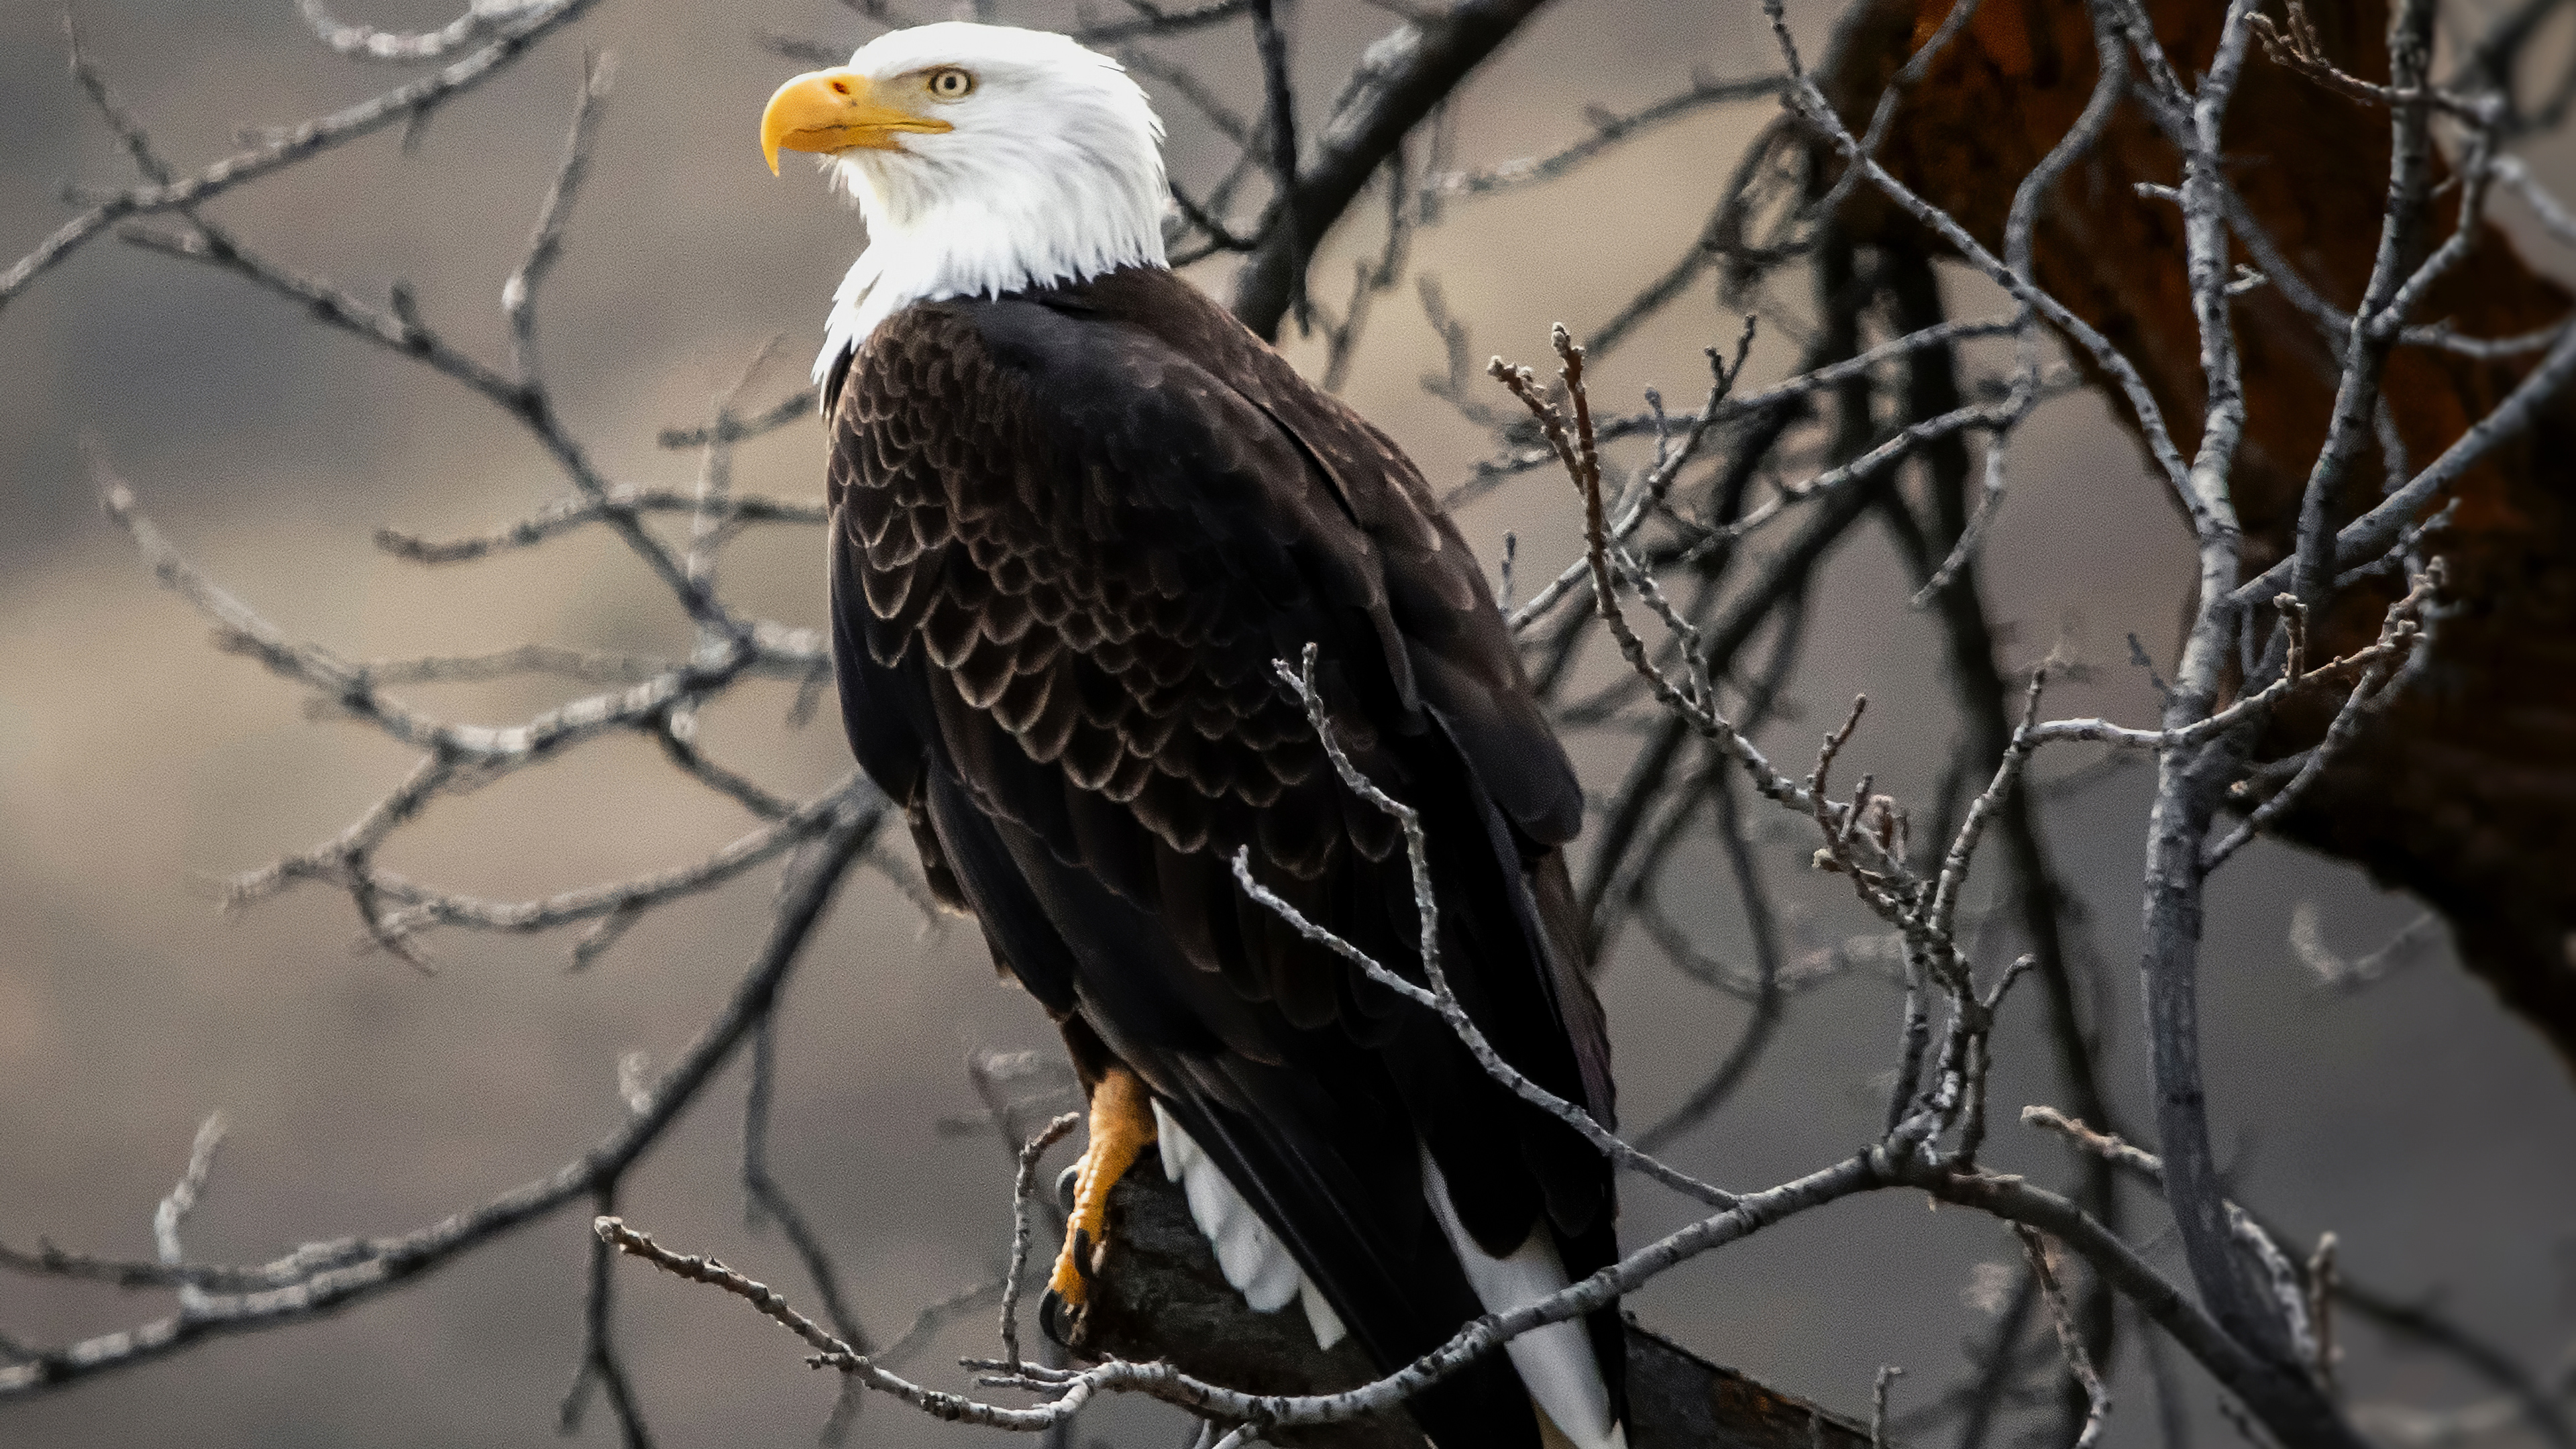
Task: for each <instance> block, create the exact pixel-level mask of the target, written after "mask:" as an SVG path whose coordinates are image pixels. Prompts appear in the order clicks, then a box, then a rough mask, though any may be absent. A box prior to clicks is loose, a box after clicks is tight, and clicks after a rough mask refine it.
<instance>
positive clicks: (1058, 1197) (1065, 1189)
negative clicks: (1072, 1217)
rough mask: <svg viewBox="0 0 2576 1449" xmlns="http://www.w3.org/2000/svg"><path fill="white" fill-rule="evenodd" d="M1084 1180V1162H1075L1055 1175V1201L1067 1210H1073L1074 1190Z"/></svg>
mask: <svg viewBox="0 0 2576 1449" xmlns="http://www.w3.org/2000/svg"><path fill="white" fill-rule="evenodd" d="M1081 1182H1082V1164H1081V1163H1078V1162H1077V1163H1075V1164H1074V1165H1073V1166H1071V1167H1068V1168H1066V1169H1065V1170H1064V1171H1062V1172H1059V1173H1057V1174H1056V1175H1055V1203H1056V1206H1057V1207H1060V1208H1063V1209H1064V1210H1065V1211H1066V1212H1071V1211H1073V1191H1074V1189H1075V1188H1076V1187H1077V1186H1079V1185H1080V1184H1081Z"/></svg>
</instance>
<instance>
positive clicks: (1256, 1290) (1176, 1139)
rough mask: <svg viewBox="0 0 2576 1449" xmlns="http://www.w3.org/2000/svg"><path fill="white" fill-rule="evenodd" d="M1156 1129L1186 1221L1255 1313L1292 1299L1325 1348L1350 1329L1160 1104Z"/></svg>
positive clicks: (1317, 1343) (1273, 1310)
mask: <svg viewBox="0 0 2576 1449" xmlns="http://www.w3.org/2000/svg"><path fill="white" fill-rule="evenodd" d="M1154 1130H1155V1133H1156V1136H1157V1139H1158V1145H1159V1147H1160V1149H1161V1152H1162V1155H1163V1172H1164V1175H1165V1176H1168V1177H1169V1178H1171V1180H1172V1181H1174V1182H1177V1183H1179V1184H1180V1185H1181V1195H1182V1196H1183V1197H1185V1198H1187V1199H1189V1204H1190V1221H1192V1222H1194V1223H1196V1224H1198V1228H1199V1232H1200V1233H1201V1234H1203V1235H1204V1236H1205V1237H1206V1238H1207V1240H1208V1246H1209V1247H1211V1248H1213V1249H1214V1250H1215V1251H1216V1265H1217V1267H1218V1269H1219V1270H1220V1271H1222V1272H1223V1273H1224V1274H1225V1281H1226V1282H1228V1283H1230V1284H1233V1285H1234V1287H1235V1290H1236V1291H1237V1292H1240V1293H1241V1294H1242V1295H1243V1301H1244V1302H1245V1303H1246V1304H1249V1305H1250V1306H1251V1307H1252V1308H1253V1309H1254V1310H1255V1311H1257V1312H1261V1313H1276V1312H1278V1311H1279V1310H1280V1309H1282V1308H1285V1307H1287V1306H1288V1301H1289V1300H1290V1299H1292V1298H1294V1299H1296V1300H1298V1301H1299V1302H1300V1303H1301V1304H1303V1305H1304V1307H1305V1310H1306V1326H1307V1327H1309V1328H1311V1329H1313V1330H1314V1331H1315V1346H1316V1347H1317V1348H1323V1349H1329V1348H1331V1347H1332V1346H1333V1345H1334V1344H1337V1343H1339V1342H1341V1341H1342V1336H1343V1335H1344V1334H1345V1333H1346V1332H1348V1330H1347V1329H1346V1328H1345V1327H1344V1326H1343V1324H1342V1318H1341V1315H1340V1314H1338V1313H1335V1312H1334V1311H1333V1305H1332V1304H1330V1303H1327V1302H1325V1301H1324V1294H1323V1291H1322V1290H1321V1289H1318V1288H1317V1287H1316V1286H1315V1284H1314V1280H1313V1279H1310V1278H1308V1277H1307V1276H1306V1274H1305V1271H1304V1270H1303V1269H1300V1268H1299V1267H1298V1266H1297V1260H1296V1259H1295V1258H1294V1257H1292V1256H1290V1254H1289V1252H1288V1249H1287V1246H1286V1245H1285V1244H1283V1243H1281V1242H1280V1241H1279V1237H1278V1235H1277V1234H1275V1233H1273V1232H1271V1231H1270V1226H1269V1224H1267V1223H1264V1222H1263V1221H1262V1220H1261V1216H1260V1214H1258V1213H1255V1212H1254V1211H1253V1210H1252V1204H1250V1203H1248V1202H1245V1201H1244V1200H1243V1194H1241V1193H1239V1192H1236V1191H1235V1190H1234V1184H1233V1183H1230V1182H1228V1181H1226V1180H1225V1174H1224V1173H1223V1172H1221V1171H1219V1170H1218V1168H1217V1165H1216V1162H1215V1160H1214V1159H1213V1158H1210V1157H1209V1156H1208V1155H1207V1153H1206V1152H1205V1151H1204V1150H1202V1149H1201V1148H1200V1147H1199V1145H1198V1143H1196V1142H1194V1141H1192V1140H1191V1139H1190V1134H1189V1133H1187V1132H1184V1131H1182V1130H1181V1124H1180V1123H1178V1122H1175V1121H1173V1120H1172V1114H1171V1113H1169V1112H1167V1111H1165V1110H1163V1104H1162V1103H1160V1102H1156V1103H1155V1104H1154Z"/></svg>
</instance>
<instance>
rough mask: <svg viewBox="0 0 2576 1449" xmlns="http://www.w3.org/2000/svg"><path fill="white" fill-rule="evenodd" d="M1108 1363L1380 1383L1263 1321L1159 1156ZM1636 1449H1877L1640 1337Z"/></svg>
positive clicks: (1123, 1278)
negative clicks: (1229, 1281) (1220, 1266)
mask: <svg viewBox="0 0 2576 1449" xmlns="http://www.w3.org/2000/svg"><path fill="white" fill-rule="evenodd" d="M1073 1350H1074V1352H1075V1353H1076V1354H1078V1355H1080V1356H1083V1357H1086V1358H1091V1359H1099V1358H1104V1357H1117V1358H1128V1359H1155V1358H1159V1359H1168V1360H1170V1361H1171V1362H1172V1363H1174V1364H1176V1365H1178V1366H1179V1367H1180V1368H1182V1369H1183V1370H1185V1371H1187V1372H1189V1373H1192V1374H1196V1375H1198V1376H1199V1377H1201V1378H1206V1379H1211V1380H1214V1381H1215V1382H1218V1383H1222V1384H1226V1385H1229V1386H1232V1387H1236V1388H1244V1389H1252V1390H1256V1391H1259V1392H1264V1393H1282V1394H1304V1393H1325V1392H1332V1391H1336V1390H1340V1389H1348V1388H1356V1387H1357V1386H1359V1385H1361V1384H1363V1383H1366V1382H1368V1381H1369V1380H1370V1379H1373V1378H1375V1377H1376V1374H1375V1373H1373V1372H1372V1371H1371V1370H1370V1368H1369V1365H1368V1362H1367V1360H1366V1359H1364V1358H1362V1357H1361V1356H1360V1354H1359V1352H1358V1350H1357V1349H1356V1347H1354V1346H1353V1344H1352V1343H1351V1341H1350V1340H1348V1339H1344V1340H1343V1341H1342V1343H1341V1344H1340V1345H1339V1346H1337V1347H1336V1348H1335V1349H1334V1350H1333V1352H1331V1353H1329V1354H1327V1353H1323V1352H1320V1351H1318V1350H1317V1349H1316V1347H1315V1339H1314V1335H1313V1334H1312V1333H1311V1332H1309V1331H1308V1329H1307V1327H1306V1317H1305V1315H1304V1314H1302V1313H1299V1312H1297V1311H1296V1310H1295V1309H1293V1308H1291V1309H1288V1310H1284V1311H1282V1312H1278V1313H1255V1312H1253V1311H1252V1310H1251V1309H1249V1308H1247V1307H1245V1306H1244V1303H1243V1298H1242V1295H1240V1294H1238V1293H1236V1292H1235V1291H1234V1290H1233V1289H1232V1288H1230V1287H1228V1286H1226V1282H1225V1278H1224V1276H1223V1275H1222V1274H1221V1273H1219V1272H1218V1270H1217V1266H1216V1257H1215V1255H1214V1254H1212V1253H1210V1252H1209V1251H1208V1246H1207V1240H1206V1239H1205V1238H1203V1237H1201V1236H1200V1235H1199V1230H1198V1228H1197V1226H1196V1225H1194V1224H1193V1223H1191V1221H1190V1214H1189V1206H1188V1204H1187V1203H1185V1202H1184V1201H1183V1200H1182V1198H1181V1193H1180V1189H1179V1188H1177V1187H1175V1186H1173V1184H1172V1183H1171V1182H1170V1181H1169V1180H1168V1179H1167V1178H1165V1177H1164V1175H1163V1170H1162V1160H1161V1159H1160V1158H1159V1157H1158V1156H1156V1155H1154V1154H1153V1153H1150V1152H1149V1153H1147V1154H1146V1155H1145V1156H1144V1157H1142V1158H1139V1159H1138V1160H1137V1163H1136V1166H1135V1167H1134V1168H1133V1169H1131V1170H1130V1171H1129V1172H1128V1174H1127V1176H1126V1177H1125V1178H1124V1179H1122V1180H1121V1181H1120V1182H1119V1184H1118V1187H1117V1190H1116V1191H1115V1192H1114V1193H1113V1194H1112V1196H1111V1198H1110V1207H1109V1251H1108V1256H1107V1258H1106V1261H1104V1262H1103V1263H1102V1265H1101V1269H1100V1272H1099V1274H1098V1275H1097V1276H1096V1277H1095V1278H1094V1279H1093V1280H1092V1303H1091V1308H1090V1312H1089V1313H1088V1314H1087V1315H1086V1317H1085V1318H1084V1321H1083V1324H1082V1329H1081V1332H1080V1333H1079V1334H1078V1335H1077V1337H1076V1341H1075V1343H1074V1344H1073ZM1628 1401H1629V1426H1628V1443H1629V1446H1630V1449H1869V1432H1868V1430H1866V1429H1865V1428H1863V1427H1861V1426H1860V1425H1858V1424H1855V1423H1853V1422H1851V1421H1850V1420H1847V1419H1844V1418H1841V1417H1839V1416H1837V1415H1834V1414H1832V1413H1829V1412H1827V1411H1825V1410H1823V1409H1820V1408H1818V1407H1817V1406H1815V1405H1814V1404H1810V1403H1808V1402H1806V1401H1805V1400H1803V1399H1796V1398H1792V1397H1790V1396H1789V1395H1786V1394H1782V1393H1779V1392H1777V1391H1775V1390H1772V1389H1770V1388H1766V1387H1765V1386H1763V1385H1761V1384H1758V1383H1756V1382H1754V1381H1753V1380H1752V1379H1749V1378H1746V1377H1745V1376H1744V1375H1742V1374H1740V1373H1737V1372H1735V1371H1734V1370H1733V1369H1727V1368H1720V1367H1718V1366H1717V1365H1715V1364H1712V1363H1710V1362H1708V1361H1707V1360H1705V1359H1702V1358H1700V1357H1698V1356H1697V1355H1695V1354H1693V1353H1691V1352H1690V1351H1689V1350H1687V1349H1684V1348H1682V1347H1681V1346H1680V1345H1678V1344H1675V1343H1673V1342H1672V1341H1670V1340H1668V1339H1665V1338H1663V1337H1661V1336H1659V1335H1657V1334H1654V1333H1651V1332H1649V1331H1647V1330H1645V1329H1643V1328H1640V1327H1638V1326H1637V1325H1636V1323H1635V1322H1634V1321H1633V1320H1632V1321H1631V1322H1630V1324H1629V1326H1628ZM1274 1442H1277V1443H1280V1444H1284V1445H1291V1446H1306V1449H1326V1446H1329V1449H1424V1441H1423V1439H1422V1436H1421V1435H1420V1434H1419V1433H1416V1432H1415V1431H1414V1429H1413V1426H1412V1425H1411V1424H1410V1423H1408V1422H1394V1421H1387V1420H1376V1421H1370V1420H1362V1421H1359V1422H1356V1423H1351V1424H1337V1425H1333V1426H1330V1427H1327V1428H1315V1429H1303V1430H1292V1429H1282V1430H1278V1431H1276V1432H1275V1434H1274Z"/></svg>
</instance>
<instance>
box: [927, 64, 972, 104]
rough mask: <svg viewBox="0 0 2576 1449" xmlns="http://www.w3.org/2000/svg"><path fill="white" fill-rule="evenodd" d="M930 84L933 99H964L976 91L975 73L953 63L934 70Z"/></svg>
mask: <svg viewBox="0 0 2576 1449" xmlns="http://www.w3.org/2000/svg"><path fill="white" fill-rule="evenodd" d="M928 84H929V87H930V97H931V99H933V100H939V101H962V100H964V99H966V98H967V97H968V96H970V95H973V94H974V93H975V77H974V75H973V74H972V73H970V72H968V71H965V70H962V69H960V68H958V67H956V66H953V65H943V66H941V67H940V68H939V69H937V70H934V71H932V72H931V73H930V80H929V82H928Z"/></svg>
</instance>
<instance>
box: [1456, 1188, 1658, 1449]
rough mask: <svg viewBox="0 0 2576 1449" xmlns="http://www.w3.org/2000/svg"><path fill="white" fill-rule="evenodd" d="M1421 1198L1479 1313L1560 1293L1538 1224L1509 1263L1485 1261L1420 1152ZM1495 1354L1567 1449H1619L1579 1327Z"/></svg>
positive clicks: (1549, 1247)
mask: <svg viewBox="0 0 2576 1449" xmlns="http://www.w3.org/2000/svg"><path fill="white" fill-rule="evenodd" d="M1422 1191H1423V1195H1424V1196H1425V1197H1426V1198H1428V1199H1429V1201H1430V1204H1431V1214H1432V1216H1433V1217H1435V1218H1437V1219H1438V1220H1439V1223H1440V1230H1441V1232H1443V1233H1444V1234H1446V1235H1447V1236H1448V1239H1449V1246H1450V1247H1451V1248H1452V1249H1454V1250H1456V1252H1457V1254H1458V1266H1459V1267H1461V1268H1463V1269H1464V1270H1466V1274H1467V1283H1468V1286H1470V1287H1472V1288H1474V1289H1475V1290H1476V1297H1477V1299H1478V1300H1479V1301H1480V1302H1482V1303H1483V1304H1484V1305H1485V1311H1486V1312H1488V1313H1509V1312H1511V1311H1512V1310H1513V1309H1515V1308H1524V1307H1527V1306H1528V1305H1530V1304H1532V1303H1536V1302H1538V1301H1539V1300H1541V1299H1543V1298H1548V1297H1552V1296H1553V1295H1555V1294H1557V1293H1559V1292H1562V1291H1563V1290H1564V1288H1565V1286H1566V1282H1567V1279H1566V1276H1565V1265H1564V1263H1563V1262H1562V1261H1561V1260H1560V1259H1559V1258H1558V1256H1557V1251H1556V1242H1555V1240H1554V1239H1553V1238H1551V1237H1550V1236H1549V1235H1548V1232H1547V1225H1546V1224H1545V1223H1544V1222H1542V1223H1541V1224H1540V1225H1539V1226H1538V1227H1537V1228H1535V1229H1533V1230H1532V1231H1531V1233H1530V1235H1529V1241H1527V1242H1525V1243H1523V1244H1521V1245H1520V1247H1518V1248H1516V1249H1514V1250H1513V1252H1512V1254H1511V1256H1509V1257H1506V1258H1494V1257H1489V1256H1487V1255H1486V1253H1485V1250H1484V1249H1482V1248H1480V1247H1478V1246H1477V1245H1476V1240H1475V1239H1474V1238H1473V1237H1471V1236H1469V1235H1468V1233H1467V1230H1466V1228H1465V1227H1463V1226H1461V1225H1460V1224H1459V1222H1458V1212H1457V1209H1455V1208H1453V1207H1451V1206H1450V1204H1449V1184H1448V1183H1447V1182H1446V1181H1445V1180H1443V1179H1442V1177H1441V1176H1440V1165H1439V1164H1438V1163H1436V1162H1434V1161H1432V1160H1431V1153H1430V1151H1429V1149H1427V1148H1426V1149H1424V1151H1423V1153H1422ZM1503 1351H1504V1352H1506V1353H1508V1354H1510V1355H1511V1358H1512V1367H1513V1368H1515V1369H1517V1370H1519V1372H1520V1376H1521V1383H1522V1385H1523V1386H1524V1387H1526V1388H1527V1389H1528V1390H1529V1395H1530V1398H1531V1399H1532V1400H1534V1401H1536V1403H1537V1404H1538V1407H1539V1413H1540V1416H1541V1418H1542V1419H1544V1420H1545V1421H1546V1422H1547V1423H1548V1424H1549V1425H1550V1426H1551V1427H1553V1428H1555V1429H1556V1430H1557V1432H1558V1433H1560V1434H1562V1435H1563V1436H1564V1437H1565V1439H1566V1440H1567V1441H1569V1442H1570V1443H1572V1444H1573V1445H1574V1449H1627V1443H1628V1433H1627V1427H1626V1426H1625V1425H1623V1424H1621V1423H1619V1422H1618V1421H1617V1420H1615V1419H1613V1418H1612V1417H1611V1416H1610V1385H1609V1381H1608V1380H1606V1379H1604V1378H1603V1377H1602V1375H1601V1365H1600V1362H1599V1360H1598V1359H1596V1358H1595V1357H1594V1356H1593V1352H1592V1338H1591V1335H1590V1334H1588V1333H1586V1332H1585V1331H1584V1328H1583V1323H1582V1321H1581V1320H1580V1319H1567V1320H1565V1321H1563V1322H1560V1323H1550V1324H1547V1325H1544V1326H1542V1327H1539V1328H1535V1329H1532V1330H1530V1331H1529V1332H1527V1333H1524V1334H1522V1335H1521V1336H1520V1337H1518V1338H1515V1339H1512V1340H1511V1341H1509V1342H1508V1343H1505V1344H1504V1345H1503Z"/></svg>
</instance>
